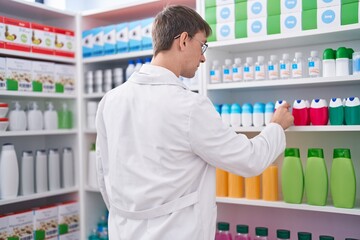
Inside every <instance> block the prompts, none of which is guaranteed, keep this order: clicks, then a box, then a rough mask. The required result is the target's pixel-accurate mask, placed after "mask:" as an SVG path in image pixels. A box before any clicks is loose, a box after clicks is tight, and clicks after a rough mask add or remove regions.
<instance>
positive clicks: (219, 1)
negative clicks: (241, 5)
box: [216, 0, 235, 6]
mask: <svg viewBox="0 0 360 240" xmlns="http://www.w3.org/2000/svg"><path fill="white" fill-rule="evenodd" d="M225 4H235V0H216V6H220V5H225Z"/></svg>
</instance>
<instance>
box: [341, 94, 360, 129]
mask: <svg viewBox="0 0 360 240" xmlns="http://www.w3.org/2000/svg"><path fill="white" fill-rule="evenodd" d="M344 110H345V124H346V125H360V100H359V98H358V97H348V98H346V101H345V109H344Z"/></svg>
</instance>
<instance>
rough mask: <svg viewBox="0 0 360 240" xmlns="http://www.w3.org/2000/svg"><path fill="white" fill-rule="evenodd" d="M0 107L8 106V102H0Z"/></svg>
mask: <svg viewBox="0 0 360 240" xmlns="http://www.w3.org/2000/svg"><path fill="white" fill-rule="evenodd" d="M0 107H9V104H7V103H3V102H2V103H0Z"/></svg>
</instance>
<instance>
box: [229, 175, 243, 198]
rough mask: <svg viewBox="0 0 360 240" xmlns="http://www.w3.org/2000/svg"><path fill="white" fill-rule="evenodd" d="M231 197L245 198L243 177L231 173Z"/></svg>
mask: <svg viewBox="0 0 360 240" xmlns="http://www.w3.org/2000/svg"><path fill="white" fill-rule="evenodd" d="M229 197H233V198H242V197H244V178H243V177H241V176H238V175H235V174H232V173H229Z"/></svg>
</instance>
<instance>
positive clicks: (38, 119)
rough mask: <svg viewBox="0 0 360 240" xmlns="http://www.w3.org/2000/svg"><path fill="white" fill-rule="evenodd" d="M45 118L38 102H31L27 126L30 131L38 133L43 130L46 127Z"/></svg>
mask: <svg viewBox="0 0 360 240" xmlns="http://www.w3.org/2000/svg"><path fill="white" fill-rule="evenodd" d="M43 120H44V116H43V114H42V112H41V111H40V110H39V107H38V105H37V103H36V102H30V103H29V106H28V111H27V126H28V130H30V131H33V130H34V131H36V130H42V129H43V127H44V123H43Z"/></svg>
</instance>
